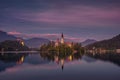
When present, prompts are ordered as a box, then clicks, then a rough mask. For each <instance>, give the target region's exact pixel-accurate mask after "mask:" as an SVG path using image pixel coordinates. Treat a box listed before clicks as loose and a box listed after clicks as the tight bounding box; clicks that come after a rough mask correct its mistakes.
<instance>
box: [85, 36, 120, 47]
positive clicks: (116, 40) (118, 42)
mask: <svg viewBox="0 0 120 80" xmlns="http://www.w3.org/2000/svg"><path fill="white" fill-rule="evenodd" d="M86 47H87V48H88V49H92V48H93V47H96V48H104V49H120V34H119V35H117V36H115V37H113V38H111V39H108V40H102V41H98V42H95V43H93V44H90V45H88V46H86Z"/></svg>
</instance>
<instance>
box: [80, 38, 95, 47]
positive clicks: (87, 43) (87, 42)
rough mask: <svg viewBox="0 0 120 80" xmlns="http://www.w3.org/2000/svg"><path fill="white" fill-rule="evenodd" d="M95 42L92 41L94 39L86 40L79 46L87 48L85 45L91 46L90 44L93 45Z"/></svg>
mask: <svg viewBox="0 0 120 80" xmlns="http://www.w3.org/2000/svg"><path fill="white" fill-rule="evenodd" d="M95 42H96V40H94V39H87V40H85V41H83V42H82V43H81V45H82V46H87V45H89V44H92V43H95Z"/></svg>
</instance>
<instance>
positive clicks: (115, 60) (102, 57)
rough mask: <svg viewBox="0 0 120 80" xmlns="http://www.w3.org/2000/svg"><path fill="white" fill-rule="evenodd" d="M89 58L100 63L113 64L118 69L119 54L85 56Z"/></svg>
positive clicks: (119, 64) (119, 63) (89, 54)
mask: <svg viewBox="0 0 120 80" xmlns="http://www.w3.org/2000/svg"><path fill="white" fill-rule="evenodd" d="M86 55H87V56H89V57H92V58H94V59H99V60H102V61H109V62H111V63H114V64H116V65H118V66H119V67H120V54H119V53H105V54H99V53H97V54H91V53H88V54H86Z"/></svg>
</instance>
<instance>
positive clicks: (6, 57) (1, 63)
mask: <svg viewBox="0 0 120 80" xmlns="http://www.w3.org/2000/svg"><path fill="white" fill-rule="evenodd" d="M27 55H28V54H17V53H5V54H3V53H1V54H0V72H1V71H4V70H6V69H7V68H10V67H13V66H16V65H17V64H22V63H23V61H24V58H25V57H26V56H27Z"/></svg>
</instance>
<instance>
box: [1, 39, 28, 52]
mask: <svg viewBox="0 0 120 80" xmlns="http://www.w3.org/2000/svg"><path fill="white" fill-rule="evenodd" d="M0 50H3V51H16V50H17V51H26V50H29V48H28V47H27V46H25V45H24V46H23V45H22V44H21V43H20V42H18V41H16V40H15V41H12V40H6V41H3V42H1V43H0Z"/></svg>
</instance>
